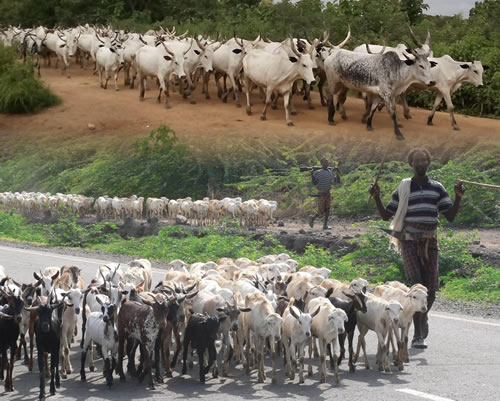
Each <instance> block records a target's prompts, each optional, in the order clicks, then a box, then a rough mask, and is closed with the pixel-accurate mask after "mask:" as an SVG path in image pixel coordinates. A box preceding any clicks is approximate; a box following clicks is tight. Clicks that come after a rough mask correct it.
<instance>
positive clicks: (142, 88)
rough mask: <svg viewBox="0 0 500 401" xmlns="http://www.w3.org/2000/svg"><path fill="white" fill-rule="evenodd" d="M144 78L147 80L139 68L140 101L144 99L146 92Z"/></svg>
mask: <svg viewBox="0 0 500 401" xmlns="http://www.w3.org/2000/svg"><path fill="white" fill-rule="evenodd" d="M144 80H145V78H144V77H143V76H142V74H141V72H140V70H139V78H137V81H138V82H139V100H140V101H143V100H144V92H145V86H144Z"/></svg>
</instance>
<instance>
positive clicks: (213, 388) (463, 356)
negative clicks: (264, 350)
mask: <svg viewBox="0 0 500 401" xmlns="http://www.w3.org/2000/svg"><path fill="white" fill-rule="evenodd" d="M104 262H109V261H101V260H95V259H84V258H81V257H71V256H66V255H58V254H54V253H47V252H42V251H28V250H22V249H17V248H9V247H4V246H0V264H2V265H3V266H4V267H5V269H6V272H7V273H8V274H9V275H11V276H12V277H13V278H15V279H16V280H19V281H26V282H28V281H32V274H33V271H38V270H39V269H41V268H44V267H47V266H62V265H64V264H75V265H78V266H80V267H81V268H82V270H83V277H84V280H85V282H86V283H88V282H89V281H90V279H91V277H92V276H93V275H94V274H95V271H96V269H97V267H98V265H100V264H102V263H104ZM162 276H163V274H162V272H161V271H159V270H155V273H154V280H153V281H154V282H156V281H158V280H159V279H160V278H161V277H162ZM430 328H431V332H430V337H429V348H428V349H427V350H425V351H420V350H413V349H412V350H410V359H411V362H410V364H406V365H405V370H404V371H403V372H399V371H397V370H394V367H393V372H392V373H381V372H378V370H376V369H373V366H374V364H375V351H376V338H375V335H374V333H369V334H368V335H367V342H368V345H367V350H368V353H369V359H370V363H371V365H372V369H370V370H365V369H364V366H362V365H360V364H359V362H358V368H357V371H356V373H354V374H350V373H349V372H348V371H346V365H345V364H343V365H342V366H341V375H340V377H341V383H340V385H337V386H335V385H333V378H332V376H331V375H329V377H328V383H325V384H320V383H319V374H318V373H317V372H318V371H317V363H315V364H314V375H313V376H312V377H307V376H306V382H305V384H302V385H299V384H298V378H297V377H296V380H295V382H294V383H291V382H290V380H288V379H285V378H284V375H283V370H282V366H281V364H278V366H279V369H280V371H279V380H278V384H276V385H272V384H271V383H270V380H269V379H268V380H267V381H266V383H264V384H258V383H257V377H256V372H255V371H253V372H252V376H251V377H247V376H246V375H245V374H244V373H243V372H242V369H241V366H237V367H236V368H232V369H231V371H230V377H227V378H218V379H212V378H211V375H209V376H207V378H209V379H208V380H207V383H206V384H205V385H201V384H200V383H199V380H198V373H197V372H198V370H197V365H196V362H195V367H194V369H193V370H192V371H188V375H186V376H184V377H181V376H180V375H179V371H180V367H179V366H177V367H176V372H175V373H174V377H173V378H172V379H169V380H168V381H167V382H166V384H162V385H157V387H156V389H155V390H150V389H148V388H147V387H146V385H145V384H144V383H143V384H140V383H138V382H137V380H136V379H134V378H129V377H127V382H126V383H120V382H119V380H117V379H115V385H114V387H113V388H112V389H108V388H107V387H106V386H105V385H104V381H103V378H102V376H101V369H102V363H101V361H98V362H97V364H96V366H97V369H98V372H94V373H87V382H86V383H82V382H80V380H79V374H77V373H73V374H71V375H69V378H68V379H66V380H62V383H61V388H60V389H59V390H58V392H57V394H56V396H53V397H49V399H54V400H55V399H64V400H84V399H88V400H98V399H110V400H130V399H135V400H162V399H165V398H167V399H206V400H217V401H229V400H231V401H233V400H236V399H244V400H256V399H269V400H274V399H293V400H309V399H310V400H356V401H359V400H380V401H387V400H409V401H411V400H414V401H418V400H425V399H429V400H436V401H439V400H440V401H446V400H463V401H472V400H478V401H479V400H481V401H483V400H500V395H499V387H500V320H484V319H481V318H471V317H466V316H462V315H455V314H453V315H452V314H445V313H439V314H438V313H431V314H430ZM0 335H1V333H0ZM410 335H411V333H410ZM78 343H79V341H78ZM35 354H36V352H35ZM71 360H72V364H73V368H74V369H76V371H77V372H78V371H79V348H78V346H77V344H74V345H73V349H72V358H71ZM306 361H307V358H306ZM36 370H37V368H36V362H35V371H34V372H33V373H29V372H28V370H27V368H26V366H24V365H22V364H21V362H20V361H18V362H16V366H15V369H14V386H15V391H14V392H13V393H8V394H7V393H0V398H1V400H29V399H37V397H38V374H37V372H36ZM268 371H270V361H268V360H266V372H268ZM1 389H2V390H3V385H2V387H1ZM46 389H47V391H48V386H47V387H46Z"/></svg>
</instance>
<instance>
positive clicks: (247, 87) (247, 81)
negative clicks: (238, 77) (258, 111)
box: [244, 76, 252, 116]
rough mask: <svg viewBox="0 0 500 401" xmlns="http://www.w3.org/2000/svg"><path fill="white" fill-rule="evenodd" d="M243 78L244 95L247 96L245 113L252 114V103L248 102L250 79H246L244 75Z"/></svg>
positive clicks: (250, 87)
mask: <svg viewBox="0 0 500 401" xmlns="http://www.w3.org/2000/svg"><path fill="white" fill-rule="evenodd" d="M244 80H245V95H246V97H247V115H249V116H251V115H252V104H251V103H250V92H251V90H252V81H250V79H248V78H247V77H246V76H245V77H244Z"/></svg>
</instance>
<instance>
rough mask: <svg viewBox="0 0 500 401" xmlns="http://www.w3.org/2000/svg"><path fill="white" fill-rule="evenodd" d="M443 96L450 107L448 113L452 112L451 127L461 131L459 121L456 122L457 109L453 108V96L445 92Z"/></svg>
mask: <svg viewBox="0 0 500 401" xmlns="http://www.w3.org/2000/svg"><path fill="white" fill-rule="evenodd" d="M443 95H444V101H445V102H446V106H447V107H448V111H449V112H450V119H451V126H452V127H453V129H454V130H455V131H459V130H460V128H459V126H458V124H457V120H455V113H454V111H455V107H454V106H453V102H452V101H451V95H450V93H449V92H445V93H444V94H443Z"/></svg>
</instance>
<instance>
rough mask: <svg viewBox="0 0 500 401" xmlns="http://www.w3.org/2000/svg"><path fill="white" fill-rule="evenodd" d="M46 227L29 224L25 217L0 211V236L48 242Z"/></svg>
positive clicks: (41, 242) (42, 242) (38, 242)
mask: <svg viewBox="0 0 500 401" xmlns="http://www.w3.org/2000/svg"><path fill="white" fill-rule="evenodd" d="M45 234H46V230H45V227H43V226H39V225H29V224H27V223H26V220H25V219H24V217H22V216H19V215H18V214H14V213H13V212H2V211H0V238H2V239H14V240H18V241H27V242H33V243H37V244H47V243H48V241H47V237H46V235H45Z"/></svg>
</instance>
